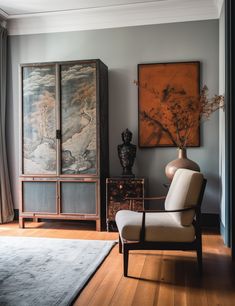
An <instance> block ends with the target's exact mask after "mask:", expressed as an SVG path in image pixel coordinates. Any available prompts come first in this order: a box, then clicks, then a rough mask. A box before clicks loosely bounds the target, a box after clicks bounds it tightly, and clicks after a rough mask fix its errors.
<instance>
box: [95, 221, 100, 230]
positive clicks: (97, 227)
mask: <svg viewBox="0 0 235 306" xmlns="http://www.w3.org/2000/svg"><path fill="white" fill-rule="evenodd" d="M95 222H96V230H97V232H100V231H101V225H100V219H98V220H96V221H95Z"/></svg>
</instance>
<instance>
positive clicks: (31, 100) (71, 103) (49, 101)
mask: <svg viewBox="0 0 235 306" xmlns="http://www.w3.org/2000/svg"><path fill="white" fill-rule="evenodd" d="M95 75H96V67H95V64H92V63H91V64H89V63H88V64H82V65H79V64H74V65H73V64H66V65H62V66H61V67H60V75H59V76H58V77H59V78H60V96H61V98H60V100H61V101H56V92H57V90H59V88H57V87H56V86H57V85H56V84H58V82H57V81H56V66H55V65H49V64H48V65H38V66H35V65H33V66H25V67H23V72H22V77H23V109H22V110H23V174H57V173H56V172H57V163H58V164H59V166H60V167H61V168H62V169H61V170H60V172H61V173H62V174H83V173H84V174H85V173H96V108H95V107H96V81H95V80H96V78H95ZM60 105H61V106H60ZM60 107H61V110H60V119H61V128H60V129H61V132H62V139H61V144H59V143H57V140H56V129H58V122H57V121H56V120H57V117H58V116H57V114H58V113H59V109H60ZM58 141H59V140H58ZM58 148H61V150H62V152H61V154H57V149H58ZM57 156H61V161H60V160H58V159H57Z"/></svg>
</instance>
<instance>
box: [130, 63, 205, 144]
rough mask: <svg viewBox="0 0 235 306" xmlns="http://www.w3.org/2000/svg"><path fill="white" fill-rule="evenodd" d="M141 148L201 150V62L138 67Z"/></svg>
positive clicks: (152, 64) (140, 65) (142, 65)
mask: <svg viewBox="0 0 235 306" xmlns="http://www.w3.org/2000/svg"><path fill="white" fill-rule="evenodd" d="M136 84H137V85H138V108H139V112H138V116H139V118H138V119H139V146H140V147H180V146H182V145H183V146H185V147H198V146H200V129H199V115H200V114H199V109H200V99H199V92H200V62H177V63H151V64H139V65H138V82H136Z"/></svg>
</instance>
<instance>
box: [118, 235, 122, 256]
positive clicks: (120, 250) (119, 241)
mask: <svg viewBox="0 0 235 306" xmlns="http://www.w3.org/2000/svg"><path fill="white" fill-rule="evenodd" d="M118 246H119V253H122V240H121V237H120V235H119V236H118Z"/></svg>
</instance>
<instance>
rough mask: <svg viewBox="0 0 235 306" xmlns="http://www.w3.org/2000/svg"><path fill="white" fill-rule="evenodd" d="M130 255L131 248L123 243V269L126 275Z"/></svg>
mask: <svg viewBox="0 0 235 306" xmlns="http://www.w3.org/2000/svg"><path fill="white" fill-rule="evenodd" d="M128 257H129V249H128V247H127V245H126V244H125V243H123V269H124V276H127V274H128Z"/></svg>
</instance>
